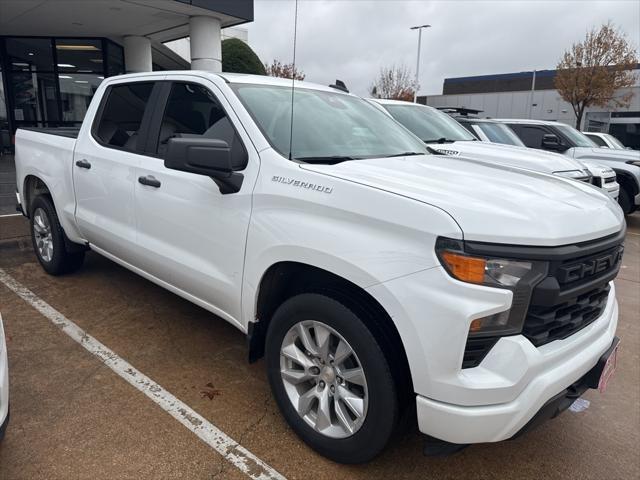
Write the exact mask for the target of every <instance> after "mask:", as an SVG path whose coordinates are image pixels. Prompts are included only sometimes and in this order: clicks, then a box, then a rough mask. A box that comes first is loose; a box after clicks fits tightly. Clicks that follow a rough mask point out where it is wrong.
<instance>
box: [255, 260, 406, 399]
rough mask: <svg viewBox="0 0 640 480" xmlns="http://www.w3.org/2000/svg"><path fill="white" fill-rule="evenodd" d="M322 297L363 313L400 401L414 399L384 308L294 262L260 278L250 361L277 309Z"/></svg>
mask: <svg viewBox="0 0 640 480" xmlns="http://www.w3.org/2000/svg"><path fill="white" fill-rule="evenodd" d="M308 292H314V293H321V294H326V295H327V296H330V297H332V298H335V299H336V300H338V301H339V300H340V299H344V301H345V302H347V303H351V304H352V305H355V306H356V308H358V309H364V310H365V311H366V312H367V313H368V316H367V318H368V319H371V320H369V321H368V322H367V327H368V328H369V329H370V331H371V332H372V334H373V335H374V337H376V340H378V343H379V344H380V346H381V348H382V349H383V351H384V352H385V355H386V356H387V360H388V362H389V365H390V367H391V369H392V372H393V375H394V378H395V379H396V380H397V382H398V387H399V391H400V393H401V394H402V396H403V397H405V396H407V397H408V396H410V395H413V383H412V379H411V371H410V367H409V361H408V357H407V354H406V351H405V348H404V344H403V342H402V338H401V336H400V332H399V331H398V329H397V327H396V325H395V323H394V321H393V319H392V318H391V316H390V315H389V314H388V313H387V311H386V310H385V308H384V307H383V306H382V304H380V302H379V301H378V300H376V299H375V298H374V297H373V296H372V295H371V294H370V293H368V292H367V291H366V290H365V289H364V288H362V287H361V286H359V285H357V284H356V283H354V282H352V281H351V280H349V279H346V278H344V277H343V276H340V275H337V274H335V273H333V272H330V271H329V270H325V269H323V268H320V267H317V266H313V265H310V264H306V263H302V262H297V261H281V262H278V263H275V264H273V265H271V266H270V267H269V268H268V269H267V270H266V271H265V272H264V274H263V275H262V277H261V280H260V283H259V287H258V291H257V295H256V302H255V316H254V318H255V321H253V322H250V323H249V325H248V332H247V341H248V349H249V361H250V362H254V361H256V360H258V359H259V358H261V357H262V356H263V355H264V347H265V337H266V332H267V329H268V327H269V323H270V321H271V318H272V316H273V314H274V312H275V311H276V309H277V308H278V307H279V306H280V305H281V304H282V303H283V302H284V301H286V300H287V299H288V298H291V297H292V296H294V295H296V294H299V293H308Z"/></svg>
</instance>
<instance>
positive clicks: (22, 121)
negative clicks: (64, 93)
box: [8, 72, 60, 125]
mask: <svg viewBox="0 0 640 480" xmlns="http://www.w3.org/2000/svg"><path fill="white" fill-rule="evenodd" d="M8 78H9V83H10V84H11V90H12V91H13V116H14V120H15V122H16V124H17V125H38V123H39V122H40V123H42V122H46V123H47V125H48V124H49V123H50V122H54V123H55V122H58V121H59V120H60V119H59V117H58V101H57V98H56V79H55V77H54V75H53V74H51V73H22V72H12V73H9V74H8Z"/></svg>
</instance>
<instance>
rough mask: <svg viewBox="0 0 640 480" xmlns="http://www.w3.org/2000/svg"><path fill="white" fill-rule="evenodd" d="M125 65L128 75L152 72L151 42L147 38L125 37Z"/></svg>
mask: <svg viewBox="0 0 640 480" xmlns="http://www.w3.org/2000/svg"><path fill="white" fill-rule="evenodd" d="M123 43H124V63H125V67H126V69H127V73H137V72H150V71H152V70H153V64H152V61H151V40H149V39H148V38H147V37H140V36H137V35H128V36H126V37H124V42H123Z"/></svg>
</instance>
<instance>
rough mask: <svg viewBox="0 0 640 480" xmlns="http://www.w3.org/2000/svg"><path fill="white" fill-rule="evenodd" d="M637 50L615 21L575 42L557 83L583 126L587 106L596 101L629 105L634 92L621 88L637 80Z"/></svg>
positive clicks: (604, 103)
mask: <svg viewBox="0 0 640 480" xmlns="http://www.w3.org/2000/svg"><path fill="white" fill-rule="evenodd" d="M637 63H638V58H637V52H636V51H635V50H634V49H633V47H632V46H631V45H630V44H629V43H628V42H627V38H626V35H625V34H624V33H623V32H622V31H620V30H619V29H617V28H616V27H615V25H613V24H612V23H611V22H609V23H607V24H604V25H602V26H601V27H600V29H598V30H596V29H595V28H592V29H591V31H589V32H587V35H586V37H585V39H584V40H583V41H582V42H578V43H574V44H573V45H572V46H571V48H570V49H569V50H567V51H566V52H565V53H564V55H563V57H562V59H561V60H560V63H558V66H557V69H558V73H557V75H556V79H555V86H556V88H557V89H558V92H559V93H560V96H561V97H562V98H563V99H564V100H565V101H567V102H569V103H570V104H571V106H572V107H573V111H574V113H575V115H576V128H577V129H580V126H581V124H582V117H583V115H584V110H585V108H587V107H589V106H592V105H596V106H600V107H604V106H606V105H612V106H614V107H626V106H628V105H629V104H630V103H631V99H632V97H633V93H631V92H630V91H629V92H626V93H622V92H620V89H624V88H628V87H631V86H633V84H634V74H633V69H634V68H635V67H636V65H637Z"/></svg>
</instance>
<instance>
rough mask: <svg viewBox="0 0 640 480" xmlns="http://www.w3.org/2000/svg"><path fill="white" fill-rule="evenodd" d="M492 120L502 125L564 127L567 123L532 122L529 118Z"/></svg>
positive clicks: (550, 121)
mask: <svg viewBox="0 0 640 480" xmlns="http://www.w3.org/2000/svg"><path fill="white" fill-rule="evenodd" d="M492 120H494V121H496V122H501V123H523V124H529V125H564V126H567V124H566V123H562V122H556V121H554V120H532V119H528V118H493V119H492Z"/></svg>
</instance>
